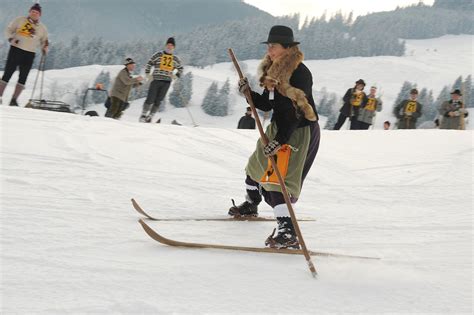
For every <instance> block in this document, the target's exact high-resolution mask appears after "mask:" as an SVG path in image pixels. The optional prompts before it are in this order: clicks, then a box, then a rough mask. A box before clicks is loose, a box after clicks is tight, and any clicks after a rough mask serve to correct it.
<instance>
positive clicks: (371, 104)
mask: <svg viewBox="0 0 474 315" xmlns="http://www.w3.org/2000/svg"><path fill="white" fill-rule="evenodd" d="M376 103H377V100H376V99H375V98H369V100H368V101H367V105H365V109H366V110H371V111H375V105H376Z"/></svg>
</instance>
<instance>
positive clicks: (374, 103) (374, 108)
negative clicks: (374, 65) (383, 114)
mask: <svg viewBox="0 0 474 315" xmlns="http://www.w3.org/2000/svg"><path fill="white" fill-rule="evenodd" d="M376 94H377V87H376V86H371V87H370V92H369V95H368V96H367V102H366V103H365V104H364V105H362V106H361V108H360V110H359V116H358V117H357V129H359V130H367V129H369V127H370V126H371V125H372V124H373V122H374V118H375V115H376V114H377V112H380V111H382V100H381V99H380V98H379V97H377V96H376Z"/></svg>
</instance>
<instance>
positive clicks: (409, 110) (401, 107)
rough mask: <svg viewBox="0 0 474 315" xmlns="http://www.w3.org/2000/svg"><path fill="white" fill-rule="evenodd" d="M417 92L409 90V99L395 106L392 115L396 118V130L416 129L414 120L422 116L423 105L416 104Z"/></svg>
mask: <svg viewBox="0 0 474 315" xmlns="http://www.w3.org/2000/svg"><path fill="white" fill-rule="evenodd" d="M417 99H418V90H417V89H411V91H410V99H408V100H404V101H402V102H401V103H400V104H398V105H397V106H395V108H394V109H393V114H394V115H395V117H397V118H398V123H397V127H398V129H416V120H417V119H418V118H420V116H421V114H422V109H423V105H422V104H420V103H418V101H417Z"/></svg>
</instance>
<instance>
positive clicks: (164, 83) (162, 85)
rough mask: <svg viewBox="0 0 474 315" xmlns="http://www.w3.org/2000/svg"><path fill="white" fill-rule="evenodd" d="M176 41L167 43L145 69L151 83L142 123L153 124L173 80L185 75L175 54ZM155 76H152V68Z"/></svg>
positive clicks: (171, 39) (141, 117) (172, 39)
mask: <svg viewBox="0 0 474 315" xmlns="http://www.w3.org/2000/svg"><path fill="white" fill-rule="evenodd" d="M175 48H176V41H175V39H174V38H173V37H170V38H168V40H167V41H166V47H165V50H161V51H158V52H157V53H155V54H154V55H153V56H152V57H151V58H150V60H149V61H148V63H147V65H146V68H145V76H146V78H147V81H151V83H150V88H149V89H148V96H147V98H146V100H145V103H144V104H143V110H142V114H141V116H140V119H139V120H140V122H151V121H152V119H153V116H154V115H155V114H156V112H157V111H158V108H159V107H160V104H161V101H162V100H163V99H164V98H165V96H166V93H167V92H168V89H169V88H170V85H171V81H172V80H173V78H174V77H175V76H176V77H178V78H179V77H180V76H181V75H182V74H183V66H182V64H181V60H180V59H179V58H178V56H176V55H175V54H174V50H175ZM152 67H153V68H154V71H153V74H150V72H151V68H152Z"/></svg>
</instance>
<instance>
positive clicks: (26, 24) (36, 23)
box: [0, 3, 49, 106]
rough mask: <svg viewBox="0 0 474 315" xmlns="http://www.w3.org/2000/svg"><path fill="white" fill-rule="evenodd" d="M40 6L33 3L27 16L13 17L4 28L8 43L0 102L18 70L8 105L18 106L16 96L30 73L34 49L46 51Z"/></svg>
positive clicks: (44, 27)
mask: <svg viewBox="0 0 474 315" xmlns="http://www.w3.org/2000/svg"><path fill="white" fill-rule="evenodd" d="M40 17H41V6H40V5H39V3H36V4H34V5H33V6H32V7H31V8H30V11H29V13H28V16H20V17H17V18H16V19H14V20H13V21H12V22H11V23H10V24H9V25H8V26H7V28H6V30H5V37H6V38H7V39H8V42H9V43H10V45H11V46H10V50H9V52H8V57H7V63H6V65H5V72H4V73H3V77H2V79H1V80H0V104H2V96H3V92H4V91H5V88H6V86H7V84H8V81H10V78H11V77H12V75H13V73H14V72H15V71H16V69H17V68H19V70H20V75H19V78H18V83H17V84H16V86H15V91H14V92H13V97H12V99H11V101H10V106H18V102H17V100H18V96H20V94H21V92H22V91H23V89H24V88H25V83H26V79H27V78H28V74H29V73H30V70H31V66H32V65H33V61H34V59H35V54H36V50H37V49H38V48H41V52H42V53H43V54H46V53H47V52H48V45H49V44H48V30H47V29H46V26H44V24H43V23H41V22H40Z"/></svg>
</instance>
